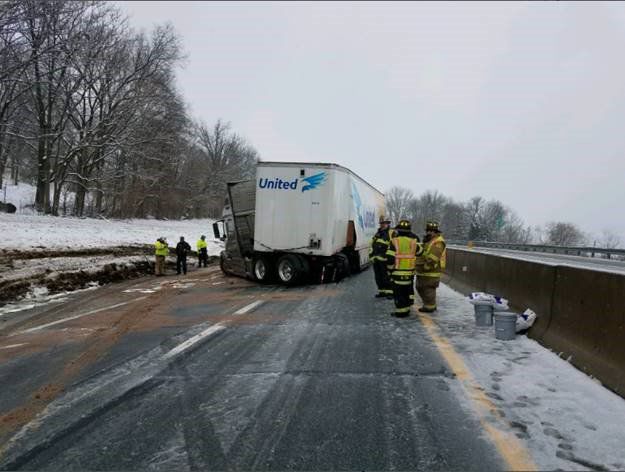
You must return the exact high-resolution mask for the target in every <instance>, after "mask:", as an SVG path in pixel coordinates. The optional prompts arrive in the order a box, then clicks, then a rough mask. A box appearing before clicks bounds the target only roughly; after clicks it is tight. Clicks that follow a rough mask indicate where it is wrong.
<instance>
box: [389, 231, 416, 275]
mask: <svg viewBox="0 0 625 472" xmlns="http://www.w3.org/2000/svg"><path fill="white" fill-rule="evenodd" d="M393 246H395V267H393V269H394V270H396V271H413V270H414V269H415V266H416V264H417V240H416V239H414V238H408V237H406V236H399V237H396V238H393Z"/></svg>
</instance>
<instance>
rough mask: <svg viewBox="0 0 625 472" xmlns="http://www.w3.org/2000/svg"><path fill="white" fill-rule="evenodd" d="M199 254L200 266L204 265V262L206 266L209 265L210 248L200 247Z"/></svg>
mask: <svg viewBox="0 0 625 472" xmlns="http://www.w3.org/2000/svg"><path fill="white" fill-rule="evenodd" d="M198 256H199V258H200V261H199V267H202V262H203V263H204V267H208V250H207V249H206V248H202V249H200V252H199V253H198Z"/></svg>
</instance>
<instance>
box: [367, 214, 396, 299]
mask: <svg viewBox="0 0 625 472" xmlns="http://www.w3.org/2000/svg"><path fill="white" fill-rule="evenodd" d="M379 222H380V227H379V228H378V232H377V233H375V235H374V236H373V238H372V239H371V249H370V250H369V260H370V261H372V263H373V272H374V275H375V283H376V285H377V286H378V293H376V294H375V297H376V298H393V284H392V282H391V278H390V274H389V272H388V269H387V268H386V252H387V251H388V247H389V244H390V242H391V237H390V234H389V232H390V229H389V226H390V224H391V221H390V220H389V219H388V218H385V217H384V216H380V220H379Z"/></svg>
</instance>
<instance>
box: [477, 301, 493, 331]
mask: <svg viewBox="0 0 625 472" xmlns="http://www.w3.org/2000/svg"><path fill="white" fill-rule="evenodd" d="M473 309H474V310H475V326H492V325H493V307H492V305H474V306H473Z"/></svg>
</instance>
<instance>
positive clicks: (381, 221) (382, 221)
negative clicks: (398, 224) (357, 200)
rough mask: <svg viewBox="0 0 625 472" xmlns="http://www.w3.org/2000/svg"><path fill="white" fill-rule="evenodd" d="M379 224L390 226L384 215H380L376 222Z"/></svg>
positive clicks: (389, 221)
mask: <svg viewBox="0 0 625 472" xmlns="http://www.w3.org/2000/svg"><path fill="white" fill-rule="evenodd" d="M378 221H379V223H380V224H383V223H386V224H391V220H389V219H388V218H387V217H385V216H384V215H380V219H379V220H378Z"/></svg>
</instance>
